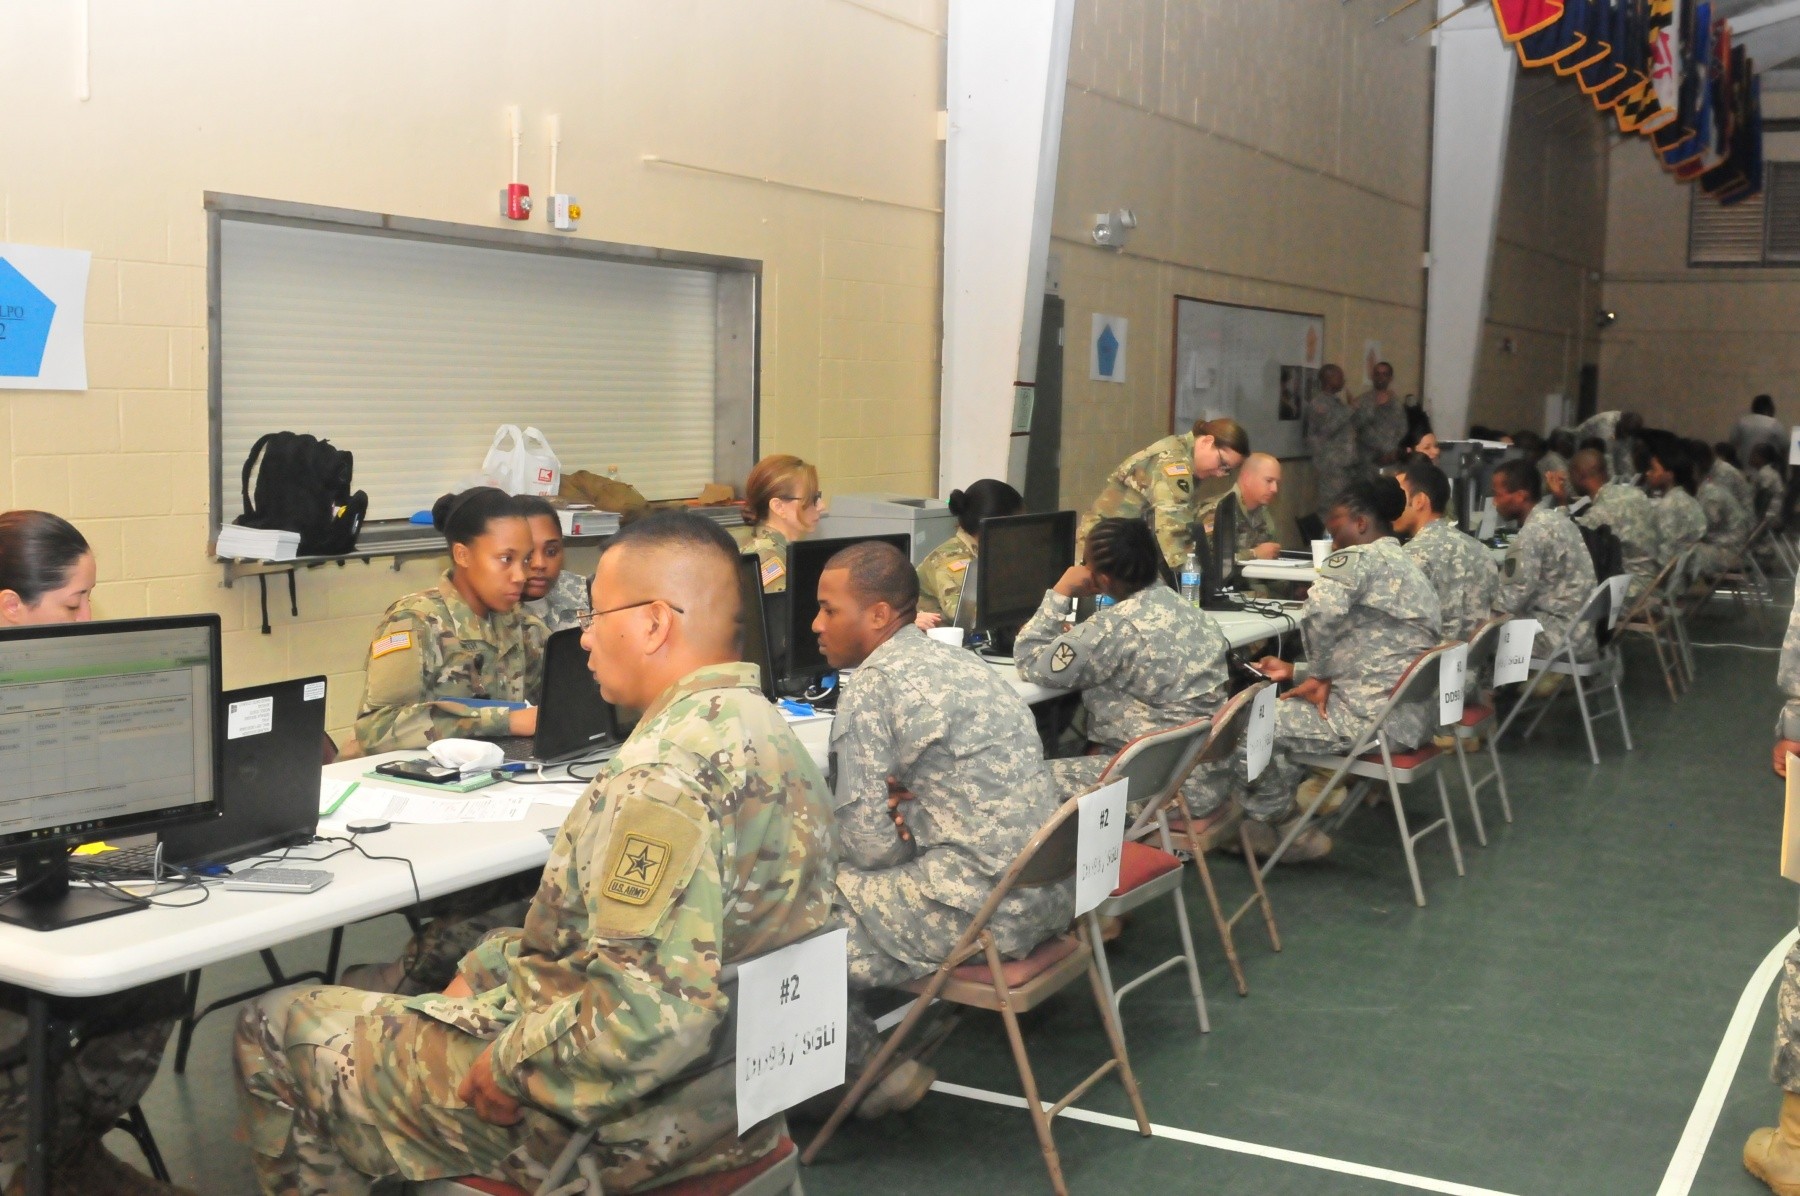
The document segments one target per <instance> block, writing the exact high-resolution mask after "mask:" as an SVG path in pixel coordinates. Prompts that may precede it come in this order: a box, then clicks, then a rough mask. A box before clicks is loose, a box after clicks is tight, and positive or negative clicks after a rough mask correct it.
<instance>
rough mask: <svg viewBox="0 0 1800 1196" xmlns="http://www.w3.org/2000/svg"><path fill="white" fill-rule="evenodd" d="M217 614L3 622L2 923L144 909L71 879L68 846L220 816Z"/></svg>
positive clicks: (52, 923) (41, 924) (76, 919)
mask: <svg viewBox="0 0 1800 1196" xmlns="http://www.w3.org/2000/svg"><path fill="white" fill-rule="evenodd" d="M221 739H222V736H221V735H220V734H219V617H218V616H217V615H187V616H181V617H178V618H166V619H122V620H117V621H112V622H104V623H58V624H52V625H47V626H34V627H10V628H6V629H4V630H0V775H3V776H4V777H5V778H6V782H5V785H4V787H3V788H0V858H10V859H12V860H14V861H15V862H16V865H17V873H18V881H17V888H16V891H15V892H14V894H13V896H12V897H10V898H9V899H8V900H7V901H6V902H4V903H3V904H0V920H4V921H7V922H13V923H16V924H18V925H22V926H29V927H32V928H33V929H37V930H53V929H56V928H58V927H61V926H71V925H75V924H77V923H80V922H88V921H92V920H94V919H95V918H104V917H108V916H110V915H112V914H118V913H125V912H127V911H129V910H132V909H140V908H143V906H144V903H143V902H142V901H134V900H129V899H124V898H121V897H116V896H113V895H110V894H107V893H103V892H101V891H99V890H96V889H71V888H70V887H69V860H68V852H69V849H70V848H72V847H75V846H78V845H79V844H81V843H85V842H89V841H92V840H95V839H100V838H103V837H106V836H109V835H122V834H135V833H139V832H145V831H152V830H156V829H158V828H160V827H164V826H170V825H173V824H176V823H180V822H187V821H194V820H199V819H202V818H211V817H214V816H216V815H217V814H218V812H219V810H220V808H221V802H220V794H219V791H220V777H221V776H222V775H223V768H222V765H221V760H220V755H221V753H220V742H221Z"/></svg>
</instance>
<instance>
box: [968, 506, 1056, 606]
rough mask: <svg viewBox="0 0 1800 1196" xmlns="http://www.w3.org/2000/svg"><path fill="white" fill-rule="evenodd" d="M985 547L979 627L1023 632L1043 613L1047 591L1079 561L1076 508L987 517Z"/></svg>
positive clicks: (978, 582) (978, 580)
mask: <svg viewBox="0 0 1800 1196" xmlns="http://www.w3.org/2000/svg"><path fill="white" fill-rule="evenodd" d="M980 545H981V547H980V549H979V550H978V551H977V552H976V558H977V560H978V561H979V562H980V569H979V571H978V572H977V573H976V575H975V630H976V631H985V632H990V633H992V632H1006V631H1014V630H1017V629H1018V628H1020V627H1022V626H1024V624H1025V621H1026V620H1027V619H1029V618H1031V616H1032V615H1033V614H1035V613H1037V608H1038V607H1039V605H1041V604H1042V603H1043V601H1044V591H1045V590H1048V589H1049V588H1050V587H1052V586H1054V585H1055V584H1056V583H1057V580H1058V579H1059V578H1061V577H1062V575H1063V572H1064V571H1065V570H1067V569H1068V568H1069V566H1071V565H1073V564H1074V563H1075V512H1073V511H1049V512H1045V513H1043V514H1037V515H1003V516H998V517H995V518H991V519H983V520H982V521H981V539H980Z"/></svg>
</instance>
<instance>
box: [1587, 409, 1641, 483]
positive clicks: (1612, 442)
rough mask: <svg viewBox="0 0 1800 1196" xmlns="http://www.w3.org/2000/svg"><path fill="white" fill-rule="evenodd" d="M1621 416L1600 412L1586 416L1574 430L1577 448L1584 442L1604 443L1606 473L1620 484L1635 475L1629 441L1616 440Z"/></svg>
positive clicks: (1614, 412)
mask: <svg viewBox="0 0 1800 1196" xmlns="http://www.w3.org/2000/svg"><path fill="white" fill-rule="evenodd" d="M1623 414H1625V413H1624V412H1623V411H1601V412H1598V413H1596V414H1594V415H1590V416H1588V417H1587V418H1586V419H1584V420H1582V421H1581V423H1580V424H1578V425H1576V428H1575V447H1577V448H1580V447H1581V442H1582V441H1584V440H1595V439H1598V440H1604V441H1605V442H1606V466H1607V470H1606V471H1607V473H1608V474H1609V475H1611V477H1612V478H1613V479H1614V480H1615V481H1620V482H1623V481H1625V480H1626V479H1628V478H1630V477H1633V476H1634V475H1635V474H1636V473H1637V470H1636V469H1635V468H1634V466H1633V463H1632V460H1631V441H1629V440H1620V439H1619V438H1618V437H1619V417H1620V416H1621V415H1623Z"/></svg>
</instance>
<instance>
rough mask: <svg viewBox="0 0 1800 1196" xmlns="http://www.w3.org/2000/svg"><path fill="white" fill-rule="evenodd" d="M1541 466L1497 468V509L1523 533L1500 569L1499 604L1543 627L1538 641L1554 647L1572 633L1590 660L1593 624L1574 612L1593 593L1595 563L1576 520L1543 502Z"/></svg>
mask: <svg viewBox="0 0 1800 1196" xmlns="http://www.w3.org/2000/svg"><path fill="white" fill-rule="evenodd" d="M1538 485H1539V481H1538V474H1537V469H1536V468H1535V467H1534V466H1533V465H1532V464H1531V463H1530V462H1527V461H1522V460H1512V461H1502V462H1501V463H1500V464H1499V465H1497V466H1495V467H1494V507H1495V509H1496V510H1498V511H1499V512H1500V517H1501V518H1502V519H1511V520H1515V521H1517V522H1518V524H1519V534H1518V535H1517V536H1516V537H1514V538H1513V542H1512V545H1511V546H1510V547H1509V548H1508V549H1507V550H1506V564H1505V565H1504V566H1502V567H1501V570H1500V601H1499V607H1500V609H1501V610H1503V611H1506V612H1507V613H1508V614H1510V615H1512V616H1514V617H1515V618H1520V619H1536V620H1537V621H1538V622H1539V623H1540V624H1542V625H1543V638H1542V639H1541V640H1540V641H1539V642H1540V643H1542V644H1545V645H1547V646H1548V648H1549V650H1550V651H1555V650H1556V649H1557V648H1558V647H1559V646H1560V645H1561V644H1562V643H1563V641H1564V640H1565V639H1566V638H1567V637H1568V636H1569V635H1570V634H1571V633H1573V634H1574V636H1575V659H1576V660H1592V659H1593V658H1594V653H1595V652H1596V651H1597V650H1598V647H1597V645H1596V644H1595V643H1594V627H1593V624H1592V623H1586V622H1583V623H1582V624H1580V626H1576V622H1575V616H1576V615H1577V614H1579V613H1580V611H1581V608H1582V605H1583V604H1584V603H1586V602H1587V600H1588V598H1589V597H1590V596H1591V595H1592V594H1593V592H1594V586H1595V585H1596V584H1597V583H1596V581H1595V578H1594V561H1593V558H1592V557H1590V556H1589V555H1588V550H1587V542H1586V541H1585V540H1583V539H1582V538H1581V532H1580V531H1579V530H1577V528H1576V527H1575V523H1574V521H1573V520H1571V519H1570V518H1569V517H1568V516H1567V515H1565V514H1564V513H1563V512H1561V511H1559V510H1557V509H1556V508H1554V507H1552V506H1551V505H1550V504H1548V503H1544V502H1539V501H1538V500H1539V498H1540V497H1541V495H1540V493H1539V491H1538Z"/></svg>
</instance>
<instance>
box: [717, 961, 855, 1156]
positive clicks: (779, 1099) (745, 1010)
mask: <svg viewBox="0 0 1800 1196" xmlns="http://www.w3.org/2000/svg"><path fill="white" fill-rule="evenodd" d="M849 934H850V932H849V931H848V930H834V931H832V932H831V933H829V934H821V935H817V936H815V937H813V938H810V939H805V940H803V941H801V942H798V943H794V944H791V945H790V946H786V947H783V948H782V949H781V950H779V951H771V952H769V953H768V954H767V955H764V956H761V957H760V958H757V959H752V960H749V961H747V962H745V963H743V964H742V965H740V966H739V968H738V993H737V1023H738V1026H737V1120H738V1133H740V1134H742V1133H744V1132H746V1131H747V1130H749V1128H750V1127H751V1126H753V1125H755V1124H756V1123H757V1122H759V1121H763V1120H765V1119H766V1118H769V1117H773V1116H774V1115H775V1114H777V1113H779V1112H781V1111H782V1110H784V1109H787V1108H791V1107H792V1106H794V1105H797V1104H799V1103H800V1102H801V1101H803V1100H805V1099H806V1098H807V1097H809V1096H815V1095H817V1094H818V1093H821V1092H824V1091H826V1090H827V1089H830V1088H836V1087H837V1086H838V1085H839V1084H842V1083H843V1082H844V1033H845V1028H844V1013H845V1010H846V1009H847V1008H848V996H847V993H848V981H847V978H846V968H847V965H846V963H845V958H846V957H845V943H846V941H847V940H848V938H849Z"/></svg>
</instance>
